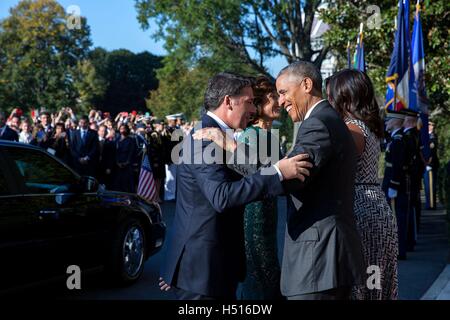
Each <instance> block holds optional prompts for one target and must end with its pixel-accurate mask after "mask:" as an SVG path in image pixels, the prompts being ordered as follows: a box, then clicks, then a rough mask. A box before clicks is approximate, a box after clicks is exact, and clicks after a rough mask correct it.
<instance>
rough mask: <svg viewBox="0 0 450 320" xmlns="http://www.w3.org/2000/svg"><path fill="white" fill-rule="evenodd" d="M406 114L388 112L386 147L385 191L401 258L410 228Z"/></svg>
mask: <svg viewBox="0 0 450 320" xmlns="http://www.w3.org/2000/svg"><path fill="white" fill-rule="evenodd" d="M404 119H405V114H402V113H393V112H388V113H387V114H386V130H387V132H388V133H389V134H390V138H391V139H390V141H389V142H388V144H387V147H386V153H385V170H384V179H383V185H382V188H383V191H384V192H385V193H386V198H387V201H388V203H389V205H390V206H391V209H392V211H393V212H394V213H395V215H396V217H397V225H398V243H399V256H398V258H399V259H400V260H405V259H406V242H407V241H406V240H407V230H408V194H407V191H408V190H407V178H406V174H407V172H406V169H407V167H406V159H405V141H404V139H403V121H404Z"/></svg>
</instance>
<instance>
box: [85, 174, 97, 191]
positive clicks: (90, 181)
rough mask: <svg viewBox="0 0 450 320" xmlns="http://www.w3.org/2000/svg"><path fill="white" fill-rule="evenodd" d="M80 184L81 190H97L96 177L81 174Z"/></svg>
mask: <svg viewBox="0 0 450 320" xmlns="http://www.w3.org/2000/svg"><path fill="white" fill-rule="evenodd" d="M81 185H82V186H83V192H97V191H98V188H99V183H98V181H97V179H95V178H94V177H90V176H83V177H82V178H81Z"/></svg>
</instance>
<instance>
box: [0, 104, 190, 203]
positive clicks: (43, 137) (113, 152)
mask: <svg viewBox="0 0 450 320" xmlns="http://www.w3.org/2000/svg"><path fill="white" fill-rule="evenodd" d="M176 129H182V130H183V132H184V133H185V134H186V133H188V132H189V131H190V130H191V129H192V123H187V122H186V121H185V120H184V119H183V116H182V115H170V116H167V117H166V119H164V120H162V119H156V118H154V117H152V116H150V115H149V114H148V113H146V114H144V113H142V112H136V111H132V112H121V113H119V114H118V115H117V116H116V117H115V118H112V117H111V115H110V114H109V113H107V112H102V111H100V110H91V111H90V112H89V114H88V115H77V114H76V113H75V112H74V111H73V110H72V109H71V108H62V109H61V110H59V111H58V112H57V113H50V112H48V111H45V110H44V111H41V112H39V113H38V112H36V111H32V112H31V114H30V116H28V117H27V116H26V115H25V114H24V113H23V111H22V110H21V109H20V108H14V109H13V110H12V112H11V113H10V114H9V116H7V115H5V114H4V113H3V112H0V139H3V140H10V141H17V142H21V143H25V144H31V145H35V146H38V147H41V148H43V149H45V150H47V151H48V152H50V153H52V154H53V155H55V156H56V157H58V158H59V159H60V160H62V161H64V162H65V163H67V164H68V165H69V166H71V167H72V168H73V169H74V170H75V171H77V172H78V173H79V174H80V175H89V176H93V177H96V178H97V179H98V180H99V182H100V183H102V184H105V186H106V187H107V188H108V189H110V190H115V191H124V192H136V188H137V184H138V178H139V171H140V166H141V163H142V159H143V156H144V154H147V155H148V157H149V160H150V163H151V166H152V171H153V176H154V179H155V183H156V187H157V190H159V192H157V195H158V198H157V199H156V200H157V201H162V200H163V199H164V195H165V193H166V197H165V198H166V200H172V199H173V196H170V195H171V194H174V192H175V191H174V190H172V188H173V187H172V186H171V185H170V184H169V188H168V189H165V188H164V185H165V178H166V175H167V174H166V173H169V174H170V171H169V167H170V166H171V165H172V161H171V150H172V148H173V146H174V144H176V143H177V141H172V133H173V132H174V131H175V130H176Z"/></svg>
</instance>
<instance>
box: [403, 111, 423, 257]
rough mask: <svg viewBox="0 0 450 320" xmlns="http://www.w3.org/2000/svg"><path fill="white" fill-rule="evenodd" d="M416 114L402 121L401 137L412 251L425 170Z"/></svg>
mask: <svg viewBox="0 0 450 320" xmlns="http://www.w3.org/2000/svg"><path fill="white" fill-rule="evenodd" d="M417 116H418V115H408V116H406V117H405V121H404V123H403V139H404V141H405V160H406V166H407V187H408V196H409V209H408V211H409V215H408V218H409V219H408V221H409V224H408V236H407V239H408V240H407V250H408V251H414V245H415V243H416V240H417V230H418V222H419V220H420V214H421V207H422V204H421V202H420V184H421V181H422V175H423V171H424V170H425V164H424V160H423V159H424V158H423V155H422V149H423V145H422V142H421V139H420V132H419V130H418V129H417Z"/></svg>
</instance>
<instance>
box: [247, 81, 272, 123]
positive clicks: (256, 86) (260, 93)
mask: <svg viewBox="0 0 450 320" xmlns="http://www.w3.org/2000/svg"><path fill="white" fill-rule="evenodd" d="M276 91H277V88H276V87H275V84H274V83H273V81H272V80H270V79H269V78H268V77H266V76H259V77H256V78H255V80H254V81H253V96H254V99H253V104H254V105H255V107H256V114H255V115H254V116H253V119H252V123H253V124H255V123H257V122H258V120H259V119H260V118H261V115H262V107H263V104H264V102H265V101H266V97H267V95H268V94H270V93H273V92H276Z"/></svg>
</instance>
